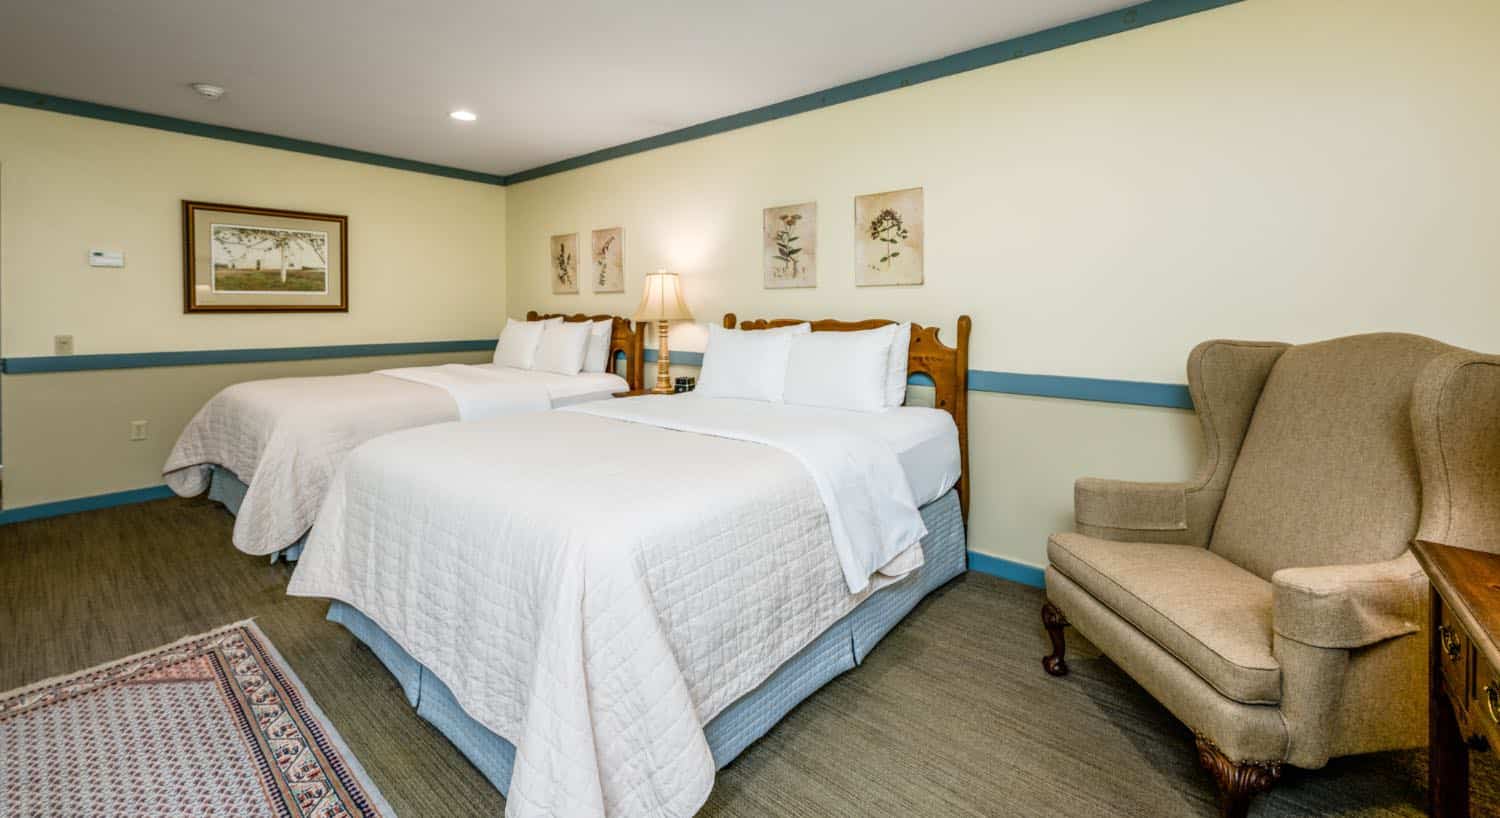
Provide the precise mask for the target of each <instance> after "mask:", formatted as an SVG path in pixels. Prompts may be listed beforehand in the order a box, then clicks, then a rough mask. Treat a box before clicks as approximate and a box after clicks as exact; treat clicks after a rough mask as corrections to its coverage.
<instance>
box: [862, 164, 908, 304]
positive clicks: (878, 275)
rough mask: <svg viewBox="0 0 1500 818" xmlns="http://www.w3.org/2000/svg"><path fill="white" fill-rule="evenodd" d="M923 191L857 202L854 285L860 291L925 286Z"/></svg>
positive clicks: (879, 195)
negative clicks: (903, 286) (923, 264)
mask: <svg viewBox="0 0 1500 818" xmlns="http://www.w3.org/2000/svg"><path fill="white" fill-rule="evenodd" d="M923 226H924V219H923V213H922V188H919V187H914V188H908V189H906V190H893V191H889V192H886V193H872V194H870V195H867V196H857V197H855V199H854V229H855V237H854V261H855V269H854V283H855V284H856V285H857V286H860V287H879V286H887V285H893V284H921V283H922V247H923V238H922V234H923Z"/></svg>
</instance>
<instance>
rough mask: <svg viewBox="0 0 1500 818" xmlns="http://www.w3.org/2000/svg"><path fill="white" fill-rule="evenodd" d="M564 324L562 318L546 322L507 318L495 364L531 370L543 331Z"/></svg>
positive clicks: (550, 319)
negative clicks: (553, 325) (550, 326)
mask: <svg viewBox="0 0 1500 818" xmlns="http://www.w3.org/2000/svg"><path fill="white" fill-rule="evenodd" d="M562 322H563V320H562V318H561V317H558V318H548V319H547V320H545V321H517V320H516V319H514V318H507V319H506V320H505V329H503V330H501V331H500V342H499V343H497V344H495V357H494V362H495V364H496V365H497V366H509V367H515V368H516V369H530V368H531V364H532V361H534V360H535V359H536V348H537V345H538V344H540V343H541V341H542V329H543V328H544V327H546V326H548V325H550V324H561V323H562Z"/></svg>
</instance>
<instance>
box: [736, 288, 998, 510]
mask: <svg viewBox="0 0 1500 818" xmlns="http://www.w3.org/2000/svg"><path fill="white" fill-rule="evenodd" d="M896 323H900V322H898V321H891V320H888V319H885V318H870V319H867V320H864V321H838V320H835V319H832V318H824V319H821V320H818V321H804V320H802V319H799V318H771V319H765V318H760V319H756V320H753V321H740V320H738V319H737V318H735V315H734V313H732V312H731V313H726V314H725V315H724V328H725V329H734V328H735V326H736V325H738V326H739V328H740V329H746V330H756V329H771V328H773V327H787V326H791V325H792V324H812V328H813V332H853V331H855V330H862V329H875V328H876V327H883V326H886V325H887V324H896ZM973 326H974V322H973V321H972V320H971V319H970V318H969V316H967V315H960V316H959V317H958V345H957V346H951V347H950V346H948V345H947V344H945V343H943V342H942V341H939V340H938V328H937V327H924V326H922V325H921V324H912V325H911V352H910V353H909V354H908V358H907V362H906V371H907V374H908V375H926V376H927V377H929V378H931V379H932V387H933V390H934V391H935V392H936V393H937V394H936V400H935V401H934V403H933V405H934V406H936V407H937V408H939V409H942V410H944V411H946V412H948V413H949V414H951V415H953V423H954V424H955V425H956V426H958V457H959V467H960V468H961V469H962V471H960V472H959V477H958V501H959V504H960V505H962V506H963V513H964V519H965V520H967V519H968V518H969V331H970V330H971V329H973Z"/></svg>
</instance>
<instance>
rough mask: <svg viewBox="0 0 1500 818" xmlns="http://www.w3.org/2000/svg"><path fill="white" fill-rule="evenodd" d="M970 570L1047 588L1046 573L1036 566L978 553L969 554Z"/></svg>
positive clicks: (1034, 586) (1033, 586)
mask: <svg viewBox="0 0 1500 818" xmlns="http://www.w3.org/2000/svg"><path fill="white" fill-rule="evenodd" d="M969 570H970V571H978V572H979V573H981V574H989V575H990V576H992V577H999V578H1001V579H1007V580H1010V581H1011V582H1019V583H1021V584H1022V585H1029V586H1031V587H1032V588H1042V587H1045V586H1046V580H1045V577H1046V575H1047V574H1046V572H1045V571H1043V570H1042V569H1041V568H1038V567H1036V566H1034V565H1027V564H1026V563H1024V562H1016V561H1014V560H1008V559H1005V558H1003V557H992V556H990V555H989V554H981V553H979V552H978V551H970V552H969Z"/></svg>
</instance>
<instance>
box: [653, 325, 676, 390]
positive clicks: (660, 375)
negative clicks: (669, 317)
mask: <svg viewBox="0 0 1500 818" xmlns="http://www.w3.org/2000/svg"><path fill="white" fill-rule="evenodd" d="M671 367H672V353H671V351H670V350H669V349H668V348H667V322H666V321H657V322H656V386H653V387H651V394H653V395H670V394H673V392H675V391H676V390H674V389H673V388H672V375H671V372H670V370H671Z"/></svg>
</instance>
